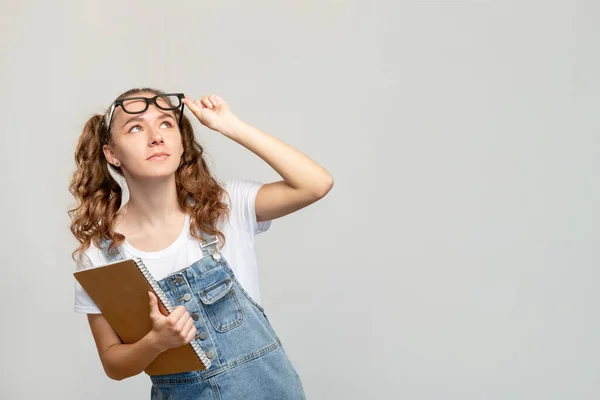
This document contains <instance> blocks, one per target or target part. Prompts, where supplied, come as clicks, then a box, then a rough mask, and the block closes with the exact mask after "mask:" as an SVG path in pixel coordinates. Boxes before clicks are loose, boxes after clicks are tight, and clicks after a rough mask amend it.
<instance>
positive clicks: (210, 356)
mask: <svg viewBox="0 0 600 400" xmlns="http://www.w3.org/2000/svg"><path fill="white" fill-rule="evenodd" d="M214 356H215V353H214V352H213V351H212V350H210V351H207V352H206V357H208V358H213V357H214Z"/></svg>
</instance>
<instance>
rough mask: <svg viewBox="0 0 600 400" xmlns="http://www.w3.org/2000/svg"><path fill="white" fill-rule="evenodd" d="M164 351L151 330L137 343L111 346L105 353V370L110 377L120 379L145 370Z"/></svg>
mask: <svg viewBox="0 0 600 400" xmlns="http://www.w3.org/2000/svg"><path fill="white" fill-rule="evenodd" d="M163 351H164V350H162V349H161V348H160V347H159V346H158V344H157V342H156V340H154V336H153V335H152V332H149V333H148V334H147V335H146V336H144V337H143V338H142V339H140V340H139V341H137V342H135V343H132V344H116V345H113V346H111V347H109V348H108V350H106V354H105V355H104V370H105V371H106V374H107V375H108V377H109V378H111V379H115V380H118V381H120V380H122V379H125V378H129V377H131V376H134V375H137V374H139V373H140V372H142V371H144V369H146V367H148V365H150V363H151V362H152V361H154V359H155V358H156V357H158V355H159V354H160V353H162V352H163Z"/></svg>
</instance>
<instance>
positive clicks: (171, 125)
mask: <svg viewBox="0 0 600 400" xmlns="http://www.w3.org/2000/svg"><path fill="white" fill-rule="evenodd" d="M163 124H168V125H169V128H172V127H173V124H171V123H170V122H169V121H164V122H163V123H162V124H160V125H161V126H162V125H163Z"/></svg>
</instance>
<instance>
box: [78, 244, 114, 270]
mask: <svg viewBox="0 0 600 400" xmlns="http://www.w3.org/2000/svg"><path fill="white" fill-rule="evenodd" d="M75 264H76V269H77V270H78V271H79V270H82V269H87V268H93V267H97V266H99V265H104V264H106V261H105V258H104V255H103V254H102V250H100V248H98V246H96V245H95V244H94V243H91V244H90V247H88V248H87V249H86V250H85V251H84V252H83V253H81V254H80V255H79V257H77V258H76V259H75Z"/></svg>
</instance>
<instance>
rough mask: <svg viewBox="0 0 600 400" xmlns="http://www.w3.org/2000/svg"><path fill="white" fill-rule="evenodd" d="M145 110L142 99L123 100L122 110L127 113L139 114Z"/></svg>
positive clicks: (144, 103) (144, 102)
mask: <svg viewBox="0 0 600 400" xmlns="http://www.w3.org/2000/svg"><path fill="white" fill-rule="evenodd" d="M145 108H146V101H145V100H144V99H128V100H123V109H124V110H125V112H127V113H132V114H135V113H140V112H142V111H144V109H145Z"/></svg>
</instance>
